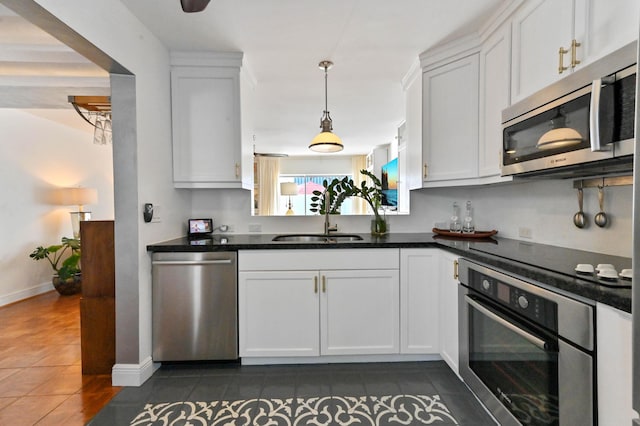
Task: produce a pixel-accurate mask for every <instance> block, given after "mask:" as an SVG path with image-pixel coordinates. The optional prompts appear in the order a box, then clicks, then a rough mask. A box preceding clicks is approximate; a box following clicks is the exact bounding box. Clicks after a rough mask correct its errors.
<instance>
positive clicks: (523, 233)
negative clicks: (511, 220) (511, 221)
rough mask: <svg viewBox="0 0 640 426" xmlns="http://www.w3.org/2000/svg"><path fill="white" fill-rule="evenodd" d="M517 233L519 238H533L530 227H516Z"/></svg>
mask: <svg viewBox="0 0 640 426" xmlns="http://www.w3.org/2000/svg"><path fill="white" fill-rule="evenodd" d="M518 235H519V236H520V238H533V236H532V232H531V228H525V227H521V228H518Z"/></svg>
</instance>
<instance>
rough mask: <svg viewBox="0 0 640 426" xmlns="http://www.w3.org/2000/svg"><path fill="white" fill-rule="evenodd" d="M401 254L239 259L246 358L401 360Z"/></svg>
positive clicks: (265, 254) (273, 253)
mask: <svg viewBox="0 0 640 426" xmlns="http://www.w3.org/2000/svg"><path fill="white" fill-rule="evenodd" d="M398 258H399V254H398V249H362V250H348V249H345V250H296V251H291V250H256V251H246V252H245V251H241V252H239V254H238V259H239V260H238V264H239V272H238V296H239V310H238V312H239V319H238V321H239V338H240V345H239V346H240V356H241V357H292V356H319V355H369V354H397V353H399V341H400V339H399V316H400V314H399V311H398V310H399V305H400V303H399V297H400V295H399V293H400V291H399V272H398V268H399V259H398Z"/></svg>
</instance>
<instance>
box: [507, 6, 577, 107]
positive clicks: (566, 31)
mask: <svg viewBox="0 0 640 426" xmlns="http://www.w3.org/2000/svg"><path fill="white" fill-rule="evenodd" d="M573 3H574V2H573V1H572V0H531V1H529V2H525V3H524V6H523V7H522V8H521V9H520V10H519V11H518V12H517V13H516V14H515V16H514V17H513V51H512V55H511V61H512V72H513V75H512V79H511V84H512V100H513V102H516V101H518V100H520V99H522V98H524V97H526V96H528V95H530V94H532V93H534V92H535V91H537V90H539V89H542V88H543V87H545V86H547V85H549V84H550V83H553V82H554V81H556V80H557V79H558V78H560V77H561V76H562V74H560V73H559V67H560V58H562V63H563V66H569V69H570V57H571V41H572V40H573ZM560 48H562V49H563V52H564V50H568V52H567V53H563V54H562V55H560ZM566 72H568V69H567V70H564V71H563V73H566Z"/></svg>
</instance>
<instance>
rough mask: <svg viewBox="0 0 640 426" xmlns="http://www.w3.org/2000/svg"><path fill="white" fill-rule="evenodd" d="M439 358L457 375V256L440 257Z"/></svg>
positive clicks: (442, 254)
mask: <svg viewBox="0 0 640 426" xmlns="http://www.w3.org/2000/svg"><path fill="white" fill-rule="evenodd" d="M439 282H440V297H439V301H440V306H439V307H440V309H439V311H440V356H442V359H444V360H445V362H446V363H447V364H448V365H449V367H451V369H452V370H453V371H454V372H455V373H456V374H458V362H459V361H458V354H459V351H458V285H459V281H458V256H457V255H455V254H452V253H449V252H446V251H441V255H440V278H439Z"/></svg>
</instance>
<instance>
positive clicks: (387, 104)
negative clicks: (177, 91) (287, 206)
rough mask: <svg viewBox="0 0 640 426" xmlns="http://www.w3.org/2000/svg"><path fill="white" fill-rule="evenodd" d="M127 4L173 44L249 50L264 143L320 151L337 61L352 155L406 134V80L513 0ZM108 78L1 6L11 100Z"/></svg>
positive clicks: (338, 96)
mask: <svg viewBox="0 0 640 426" xmlns="http://www.w3.org/2000/svg"><path fill="white" fill-rule="evenodd" d="M121 2H122V3H123V4H124V5H125V6H126V7H127V8H128V9H129V10H130V11H131V12H132V13H133V14H135V15H136V16H137V17H138V19H139V20H140V21H141V22H142V23H143V24H144V25H145V26H146V27H148V28H149V29H150V30H151V31H152V32H153V33H154V34H155V35H156V36H157V37H158V38H159V39H160V40H161V41H162V42H163V43H164V44H165V45H166V46H167V47H168V48H169V49H171V50H203V51H206V50H217V51H240V52H244V65H245V67H246V70H247V71H248V72H249V74H250V75H251V76H252V79H253V81H254V82H255V83H256V84H255V91H254V98H255V107H256V108H255V111H256V114H255V119H254V126H253V128H254V134H255V149H256V151H257V152H277V153H287V154H289V155H309V154H310V153H311V152H310V151H309V150H308V149H307V146H308V145H309V142H310V141H311V139H312V138H313V137H314V136H315V135H316V134H317V133H318V132H319V131H320V128H319V125H320V118H321V116H322V111H323V109H324V77H323V71H322V70H320V69H319V68H318V63H319V62H320V61H321V60H323V59H329V60H331V61H333V62H334V63H335V65H334V67H333V68H332V69H330V70H329V77H328V109H329V111H330V112H331V117H332V118H333V126H334V132H335V133H336V134H338V135H339V136H340V137H341V138H342V140H343V142H344V145H345V149H344V151H343V152H342V153H341V154H345V155H351V154H362V153H367V152H368V151H369V150H370V149H371V147H373V146H375V145H378V144H384V143H389V142H391V141H392V140H393V139H394V136H395V134H396V130H397V127H398V125H400V124H401V122H402V120H403V117H404V99H403V94H402V85H401V81H402V78H403V77H404V76H405V75H406V74H407V72H408V71H409V70H410V69H411V67H412V66H413V65H415V63H416V61H417V59H418V55H419V54H420V53H421V52H423V51H425V50H427V49H429V48H431V47H433V46H435V45H437V44H439V43H442V42H444V41H447V40H451V39H453V38H456V37H459V36H461V35H465V34H469V33H473V32H474V31H476V30H477V29H478V28H479V26H480V25H481V24H482V23H483V22H484V21H485V20H486V19H487V18H488V17H489V16H490V15H491V14H492V13H493V12H494V11H495V10H496V9H497V8H498V7H499V5H500V4H501V3H502V0H474V1H468V0H447V1H443V0H401V1H395V2H391V1H388V0H326V1H324V2H309V1H301V0H240V1H239V0H211V2H210V3H209V5H208V7H207V8H206V9H205V10H204V11H203V12H200V13H192V14H187V13H184V12H182V9H181V7H180V2H179V0H121ZM105 84H106V86H108V75H107V74H106V73H105V72H104V71H102V70H101V69H99V68H98V67H96V66H94V65H93V64H91V63H90V62H88V61H86V60H84V58H83V57H82V56H80V55H79V54H77V53H75V52H74V51H72V50H70V49H69V48H67V47H66V46H64V45H61V44H60V43H58V42H57V41H56V40H55V39H53V38H52V37H50V36H48V35H47V34H45V33H43V32H41V31H39V30H37V29H36V28H34V27H33V26H31V25H30V24H28V23H26V21H24V20H22V19H21V18H20V17H18V16H16V15H15V14H13V13H12V12H10V11H9V10H8V9H6V8H5V7H3V6H1V5H0V99H4V101H0V102H2V103H0V107H7V106H9V107H10V106H11V105H7V104H8V103H14V104H15V105H14V106H13V107H18V108H19V107H24V105H26V104H28V102H29V101H33V102H37V101H38V100H40V103H43V102H42V99H45V98H44V94H46V93H47V91H49V92H55V91H56V90H58V91H60V88H63V91H65V92H67V93H66V94H67V95H68V94H83V95H91V94H103V93H96V91H100V90H104V87H105ZM24 87H29V88H31V89H33V90H31V91H29V90H23V89H24ZM73 88H78V89H79V88H87V90H88V92H87V93H68V92H70V90H71V89H73ZM35 89H38V90H40V95H38V91H37V90H35ZM92 91H93V92H92ZM60 92H62V91H60ZM34 93H35V95H34ZM41 98H42V99H41ZM7 99H10V100H11V102H10V101H8V100H7ZM47 99H49V98H47ZM65 102H66V96H64V98H63V99H62V100H60V99H58V101H57V103H58V104H60V103H62V104H64V103H65ZM51 103H52V104H53V103H55V102H51ZM45 106H46V105H44V106H41V107H45ZM51 107H62V106H61V105H58V106H53V105H52V106H51ZM325 155H326V154H325ZM328 155H335V154H328Z"/></svg>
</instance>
